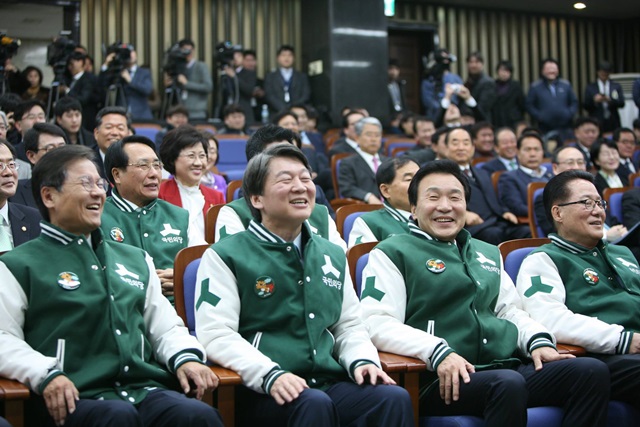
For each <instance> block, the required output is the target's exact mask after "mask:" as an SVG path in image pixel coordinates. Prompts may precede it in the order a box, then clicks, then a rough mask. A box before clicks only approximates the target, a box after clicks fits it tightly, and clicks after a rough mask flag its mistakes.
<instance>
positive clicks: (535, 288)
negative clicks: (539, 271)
mask: <svg viewBox="0 0 640 427" xmlns="http://www.w3.org/2000/svg"><path fill="white" fill-rule="evenodd" d="M551 291H553V286H549V285H545V284H544V283H542V279H541V278H540V276H533V277H532V278H531V287H530V288H529V289H527V290H526V291H525V292H524V296H525V297H527V298H529V297H531V296H533V295H535V294H536V292H542V293H545V294H550V293H551Z"/></svg>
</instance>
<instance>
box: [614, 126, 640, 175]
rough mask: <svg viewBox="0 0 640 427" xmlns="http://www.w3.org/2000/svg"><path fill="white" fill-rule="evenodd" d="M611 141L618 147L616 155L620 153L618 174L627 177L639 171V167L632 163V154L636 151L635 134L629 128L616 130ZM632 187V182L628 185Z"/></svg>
mask: <svg viewBox="0 0 640 427" xmlns="http://www.w3.org/2000/svg"><path fill="white" fill-rule="evenodd" d="M613 141H614V142H615V143H616V145H617V146H618V153H620V168H624V169H619V170H618V173H619V174H624V175H625V176H629V175H630V174H632V173H636V172H638V171H640V165H638V163H637V162H634V161H633V154H634V153H635V150H636V144H637V139H636V134H635V133H633V130H632V129H629V128H617V129H616V130H615V131H613ZM630 185H633V182H631V183H630Z"/></svg>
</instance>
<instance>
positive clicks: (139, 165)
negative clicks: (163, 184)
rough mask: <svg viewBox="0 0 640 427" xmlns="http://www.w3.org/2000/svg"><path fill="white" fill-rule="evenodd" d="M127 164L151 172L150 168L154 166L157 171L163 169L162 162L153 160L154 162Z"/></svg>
mask: <svg viewBox="0 0 640 427" xmlns="http://www.w3.org/2000/svg"><path fill="white" fill-rule="evenodd" d="M127 166H133V167H134V168H138V169H140V170H141V171H143V172H149V169H151V168H153V169H154V170H156V171H161V170H162V166H163V164H162V162H160V161H157V160H156V161H153V162H138V163H128V164H127Z"/></svg>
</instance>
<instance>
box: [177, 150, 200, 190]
mask: <svg viewBox="0 0 640 427" xmlns="http://www.w3.org/2000/svg"><path fill="white" fill-rule="evenodd" d="M174 167H175V169H176V179H177V180H178V181H180V182H181V183H182V184H184V185H186V186H188V187H194V186H196V185H198V184H200V179H201V178H202V174H203V173H204V171H205V169H206V167H207V152H206V151H205V149H204V147H203V145H202V144H201V143H197V144H195V145H192V146H191V147H186V148H183V149H182V151H180V154H179V155H178V157H177V158H176V161H175V165H174Z"/></svg>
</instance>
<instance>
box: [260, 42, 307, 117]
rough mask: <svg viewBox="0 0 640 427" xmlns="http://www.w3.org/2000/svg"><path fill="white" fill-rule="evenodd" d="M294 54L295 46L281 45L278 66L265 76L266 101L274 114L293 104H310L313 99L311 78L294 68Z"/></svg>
mask: <svg viewBox="0 0 640 427" xmlns="http://www.w3.org/2000/svg"><path fill="white" fill-rule="evenodd" d="M294 55H295V52H294V49H293V46H290V45H282V46H280V48H279V49H278V57H277V61H278V68H277V69H276V70H274V71H272V72H270V73H269V74H267V75H266V76H265V78H264V92H265V101H266V102H267V104H268V105H269V110H270V111H271V113H272V114H273V113H278V112H280V111H283V110H286V109H288V108H289V107H290V106H292V105H293V104H308V103H309V101H310V100H311V86H309V78H308V77H307V75H306V74H304V73H301V72H300V71H296V70H294V69H293V63H294V61H295V56H294Z"/></svg>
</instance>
